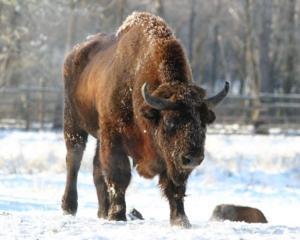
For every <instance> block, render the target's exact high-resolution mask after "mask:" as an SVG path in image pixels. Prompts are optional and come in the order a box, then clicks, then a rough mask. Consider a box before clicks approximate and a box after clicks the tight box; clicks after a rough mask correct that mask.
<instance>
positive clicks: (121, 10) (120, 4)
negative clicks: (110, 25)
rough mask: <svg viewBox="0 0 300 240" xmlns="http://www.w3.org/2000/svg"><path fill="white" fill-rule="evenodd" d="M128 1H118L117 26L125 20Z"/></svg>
mask: <svg viewBox="0 0 300 240" xmlns="http://www.w3.org/2000/svg"><path fill="white" fill-rule="evenodd" d="M126 1H127V0H117V6H116V7H117V8H116V11H117V12H116V23H117V26H120V25H121V24H122V22H123V20H124V14H125V7H126Z"/></svg>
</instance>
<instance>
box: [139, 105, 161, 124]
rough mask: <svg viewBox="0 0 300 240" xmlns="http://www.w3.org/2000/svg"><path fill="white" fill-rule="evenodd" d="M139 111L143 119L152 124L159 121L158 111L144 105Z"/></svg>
mask: <svg viewBox="0 0 300 240" xmlns="http://www.w3.org/2000/svg"><path fill="white" fill-rule="evenodd" d="M140 111H141V114H142V116H143V117H144V118H147V119H149V120H151V121H154V122H158V121H159V117H160V113H159V111H158V110H156V109H154V108H152V107H150V106H148V105H144V106H143V107H141V110H140Z"/></svg>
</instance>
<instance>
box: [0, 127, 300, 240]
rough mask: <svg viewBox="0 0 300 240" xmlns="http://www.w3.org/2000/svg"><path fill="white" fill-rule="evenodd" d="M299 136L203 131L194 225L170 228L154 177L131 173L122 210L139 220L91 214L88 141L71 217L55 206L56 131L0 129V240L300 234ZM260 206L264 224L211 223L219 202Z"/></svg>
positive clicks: (191, 187) (58, 184) (60, 178)
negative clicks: (133, 213) (111, 219)
mask: <svg viewBox="0 0 300 240" xmlns="http://www.w3.org/2000/svg"><path fill="white" fill-rule="evenodd" d="M299 145H300V137H299V136H283V135H270V136H253V135H208V136H207V142H206V158H205V161H204V162H203V164H202V165H201V166H199V167H198V168H197V169H196V170H195V172H194V173H193V175H192V176H191V178H190V181H189V184H188V191H187V194H188V197H187V198H186V201H185V205H186V212H187V215H188V216H189V219H190V221H191V223H192V225H193V227H192V229H188V230H186V229H180V228H178V227H170V225H169V207H168V204H167V201H166V200H165V199H163V198H162V196H161V194H160V191H159V189H158V187H157V179H153V180H152V181H151V180H145V179H142V178H141V177H139V176H138V175H137V174H136V173H135V172H133V178H132V182H131V185H130V187H129V189H128V191H127V207H128V209H130V208H133V207H134V208H136V209H138V210H139V211H140V212H141V213H142V214H143V216H144V218H145V220H143V221H140V220H139V221H128V222H108V221H104V220H99V219H98V218H97V217H96V212H97V199H96V193H95V189H94V186H93V180H92V174H91V166H92V157H93V153H94V147H95V141H94V140H93V139H90V140H89V144H88V146H87V149H86V153H85V156H84V159H83V163H82V169H81V173H80V176H79V187H78V191H79V207H78V213H77V216H76V217H72V216H64V215H63V214H62V212H61V209H60V201H61V196H62V194H63V190H64V182H65V174H64V171H65V160H64V159H65V147H64V143H63V137H62V134H61V133H53V132H18V131H15V132H11V131H2V132H0V239H122V240H126V239H149V240H150V239H151V240H152V239H164V240H165V239H213V240H216V239H229V240H231V239H233V240H234V239H237V240H240V239H249V240H252V239H270V240H274V239H280V240H281V239H300V148H299ZM221 203H232V204H241V205H248V206H252V207H257V208H259V209H260V210H262V211H263V212H264V214H265V216H266V218H267V219H268V221H269V223H268V224H246V223H243V222H240V223H235V222H228V221H225V222H211V221H209V218H210V215H211V213H212V210H213V208H214V207H215V206H216V205H217V204H221Z"/></svg>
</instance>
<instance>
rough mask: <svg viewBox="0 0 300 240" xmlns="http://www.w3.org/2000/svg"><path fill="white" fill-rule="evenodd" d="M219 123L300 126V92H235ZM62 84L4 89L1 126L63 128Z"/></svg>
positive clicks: (219, 110) (221, 109) (220, 112)
mask: <svg viewBox="0 0 300 240" xmlns="http://www.w3.org/2000/svg"><path fill="white" fill-rule="evenodd" d="M215 111H216V115H217V121H216V123H217V124H221V125H230V124H231V125H232V124H235V125H240V126H245V125H252V126H254V129H255V132H257V133H263V132H265V131H267V130H268V129H269V128H271V127H280V128H282V129H300V94H269V93H261V94H260V96H259V98H254V97H249V96H239V95H235V96H233V95H231V96H228V97H226V99H225V100H224V101H223V102H222V103H221V104H220V105H219V106H218V107H217V108H216V109H215ZM62 115H63V91H62V89H61V88H4V89H0V128H2V129H3V128H5V129H12V128H14V129H24V130H39V129H60V128H62V121H63V117H62Z"/></svg>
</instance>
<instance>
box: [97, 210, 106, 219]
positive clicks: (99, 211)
mask: <svg viewBox="0 0 300 240" xmlns="http://www.w3.org/2000/svg"><path fill="white" fill-rule="evenodd" d="M97 215H98V218H102V219H107V215H108V214H107V211H104V210H100V209H99V210H98V214H97Z"/></svg>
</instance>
